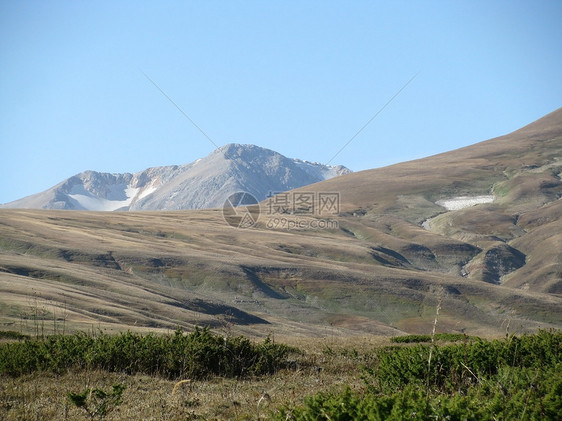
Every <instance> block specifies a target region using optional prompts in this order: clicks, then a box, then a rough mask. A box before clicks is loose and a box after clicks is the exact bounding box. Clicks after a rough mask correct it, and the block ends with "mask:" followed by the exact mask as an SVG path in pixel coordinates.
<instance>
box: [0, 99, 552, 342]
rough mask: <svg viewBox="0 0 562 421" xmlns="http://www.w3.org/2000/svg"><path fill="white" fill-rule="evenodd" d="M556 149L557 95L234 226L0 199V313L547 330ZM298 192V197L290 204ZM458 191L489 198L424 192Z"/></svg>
mask: <svg viewBox="0 0 562 421" xmlns="http://www.w3.org/2000/svg"><path fill="white" fill-rule="evenodd" d="M561 152H562V110H557V111H555V112H554V113H551V114H549V115H548V116H546V117H544V118H543V119H540V120H538V121H537V122H535V123H532V124H530V125H528V126H526V127H524V128H522V129H520V130H518V131H516V132H514V133H511V134H509V135H506V136H502V137H499V138H496V139H492V140H489V141H486V142H481V143H479V144H476V145H473V146H469V147H466V148H462V149H459V150H457V151H452V152H448V153H444V154H440V155H436V156H433V157H429V158H425V159H422V160H417V161H411V162H406V163H402V164H397V165H393V166H390V167H386V168H381V169H375V170H369V171H363V172H360V173H354V174H349V175H346V176H342V177H339V178H336V179H332V180H328V181H325V182H322V183H318V184H315V185H312V186H308V187H306V188H303V189H300V190H297V191H295V192H290V193H288V194H287V195H285V196H283V195H281V196H278V197H277V199H276V198H273V199H271V200H272V201H269V202H264V203H262V204H261V212H262V216H261V218H260V220H259V223H258V224H257V226H255V227H253V228H248V229H239V228H233V227H230V226H228V225H227V224H226V223H225V221H224V219H223V216H222V212H221V211H220V210H208V211H177V212H129V213H111V214H108V213H97V212H68V211H67V212H65V211H30V210H8V209H6V210H0V293H1V294H0V304H1V306H0V321H1V323H2V325H1V326H0V328H4V329H6V328H9V329H13V330H18V329H22V330H28V331H29V330H35V331H36V332H37V331H38V330H40V329H44V330H45V329H46V330H48V332H49V333H50V332H52V331H53V330H55V329H56V330H57V331H60V330H61V329H63V328H64V329H65V330H66V331H68V330H73V329H86V328H92V327H94V328H96V327H101V328H108V329H124V328H132V329H147V328H159V329H172V328H174V327H175V326H177V325H183V326H192V325H195V324H204V325H210V326H213V327H217V328H220V327H222V328H224V329H236V330H238V331H240V332H243V333H247V334H256V335H264V334H271V333H275V334H292V335H315V336H319V335H326V334H330V335H331V334H362V333H366V332H370V333H376V334H386V335H388V334H397V333H400V332H401V331H402V332H404V331H405V332H429V331H430V330H431V325H432V321H433V319H434V317H435V312H436V307H437V305H438V303H440V307H441V311H440V315H439V324H438V327H439V329H440V330H446V331H465V332H469V333H480V334H482V333H484V334H486V333H489V334H497V333H499V332H505V330H506V326H510V329H511V330H512V331H513V330H518V331H527V330H534V329H536V328H537V327H538V326H542V327H561V326H562V287H561V283H562V282H561V281H562V276H561V273H562V267H561V262H562V258H561V257H562V256H561V252H560V250H561V249H562V247H561V245H562V244H561V242H562V224H561V223H560V220H559V219H560V214H561V206H562V205H561V203H562V202H561V200H560V197H561V195H562V183H561V180H560V172H561V167H560V165H561V160H560V157H561V156H562V153H561ZM302 193H307V194H308V196H306V195H305V196H304V197H311V198H313V199H314V200H315V203H314V205H315V207H313V208H311V207H308V208H307V207H306V206H310V202H306V201H303V202H301V204H300V205H299V206H298V207H295V206H293V205H295V203H294V202H295V198H296V197H297V196H295V194H297V195H298V194H302ZM322 193H338V194H339V199H340V206H339V209H337V210H338V212H337V215H333V214H331V212H328V213H327V214H322V212H321V211H322V210H326V209H325V208H324V209H323V206H324V205H325V203H323V202H322V201H321V197H322V195H321V194H322ZM459 196H462V197H464V199H462V200H461V201H460V202H462V201H463V200H464V202H463V203H467V201H468V200H473V199H474V197H475V196H493V197H494V198H495V200H494V201H493V202H491V203H482V204H478V205H475V206H469V207H465V208H463V209H459V210H452V211H447V209H445V208H444V207H443V206H440V205H439V204H437V202H439V203H444V202H441V201H443V200H445V201H447V200H451V199H454V198H457V197H459ZM287 198H289V199H291V200H289V202H290V203H289V205H291V206H287V209H284V212H283V213H275V212H273V210H279V209H274V208H275V207H274V206H272V204H274V205H279V204H280V203H282V200H278V199H287ZM457 202H458V201H457ZM460 202H459V203H460ZM445 203H447V202H445ZM328 210H330V209H328ZM332 210H333V209H332ZM422 224H423V225H424V226H426V227H427V226H429V228H430V229H429V230H427V229H424V228H423V227H422ZM315 227H316V228H315Z"/></svg>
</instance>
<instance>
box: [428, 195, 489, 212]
mask: <svg viewBox="0 0 562 421" xmlns="http://www.w3.org/2000/svg"><path fill="white" fill-rule="evenodd" d="M495 199H496V197H495V196H493V195H486V196H458V197H453V198H452V199H443V200H438V201H437V202H435V204H437V205H439V206H443V207H444V208H445V209H447V210H450V211H451V210H459V209H464V208H468V207H470V206H474V205H480V204H482V203H492V202H493V201H494V200H495Z"/></svg>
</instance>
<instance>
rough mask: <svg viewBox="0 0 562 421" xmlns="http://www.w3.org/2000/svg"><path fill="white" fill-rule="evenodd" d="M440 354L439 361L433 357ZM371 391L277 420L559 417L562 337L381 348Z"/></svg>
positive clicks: (368, 371)
mask: <svg viewBox="0 0 562 421" xmlns="http://www.w3.org/2000/svg"><path fill="white" fill-rule="evenodd" d="M430 352H432V359H431V364H430V363H429V354H430ZM373 357H374V358H373V363H372V364H370V365H369V366H368V367H365V374H364V381H365V387H364V388H363V389H362V390H360V391H358V390H356V391H352V390H350V389H349V388H348V389H346V390H344V391H343V392H341V393H331V394H330V393H329V394H326V393H322V394H317V395H314V396H312V397H309V398H307V399H306V400H305V403H304V405H303V406H300V407H295V408H289V407H284V408H282V409H281V410H280V411H278V412H277V413H275V414H272V416H273V418H274V419H278V420H282V419H295V420H328V419H330V420H357V419H361V420H403V419H414V420H425V419H451V420H481V419H490V420H492V419H498V420H499V419H503V420H510V419H523V420H527V419H528V420H535V419H541V420H559V419H560V414H562V333H560V332H552V331H544V330H542V331H539V332H538V333H537V334H536V335H525V336H521V337H515V336H512V337H510V338H508V339H507V340H501V341H500V340H494V341H485V340H482V339H477V338H473V339H472V340H471V341H470V342H465V343H463V344H453V345H445V346H433V347H431V346H428V345H414V346H408V347H404V346H402V347H398V346H390V347H386V348H382V349H379V350H375V351H374V355H373Z"/></svg>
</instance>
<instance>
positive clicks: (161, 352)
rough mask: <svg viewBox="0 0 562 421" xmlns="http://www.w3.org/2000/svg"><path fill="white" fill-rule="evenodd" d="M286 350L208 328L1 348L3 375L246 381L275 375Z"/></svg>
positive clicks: (45, 341)
mask: <svg viewBox="0 0 562 421" xmlns="http://www.w3.org/2000/svg"><path fill="white" fill-rule="evenodd" d="M293 351H296V350H295V349H293V348H290V347H287V346H285V345H279V344H274V343H272V342H271V341H270V340H269V339H266V340H265V341H264V342H263V343H258V344H256V343H253V342H251V341H250V340H249V339H247V338H244V337H232V338H224V337H221V336H217V335H214V334H212V333H211V332H210V331H209V330H208V329H199V328H196V329H195V330H194V331H193V332H192V333H190V334H184V333H183V332H182V331H181V329H178V330H176V332H175V333H174V334H172V335H165V336H159V335H154V334H148V335H138V334H135V333H132V332H127V333H122V334H120V335H107V334H103V333H102V334H99V335H96V336H93V335H87V334H83V333H79V334H75V335H66V336H63V335H56V336H52V337H49V338H46V339H33V340H26V341H24V342H15V343H6V344H2V345H0V373H4V374H8V375H11V376H19V375H22V374H26V373H31V372H34V371H50V372H55V373H62V372H65V371H67V370H69V369H88V370H89V369H102V370H107V371H112V372H123V373H127V374H133V373H143V374H148V375H160V376H164V377H167V378H171V379H175V378H180V377H181V378H186V377H187V378H198V379H200V378H205V377H208V376H211V375H218V376H226V377H242V376H247V375H263V374H271V373H274V372H275V371H276V370H279V369H281V368H283V367H285V364H286V360H287V356H288V354H289V353H291V352H293Z"/></svg>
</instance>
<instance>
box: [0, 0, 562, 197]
mask: <svg viewBox="0 0 562 421" xmlns="http://www.w3.org/2000/svg"><path fill="white" fill-rule="evenodd" d="M561 21H562V2H561V1H557V0H556V1H544V0H538V1H525V2H522V1H516V0H515V1H514V0H510V1H478V0H476V1H475V0H471V1H453V0H450V1H389V2H376V1H355V2H348V1H283V2H282V1H249V0H248V1H178V2H173V1H162V2H160V1H158V2H157V1H125V0H121V1H104V0H98V1H84V0H79V1H76V0H73V1H56V0H51V1H43V0H41V1H28V0H27V1H26V0H21V1H12V0H0V148H1V149H0V150H1V155H0V156H1V165H0V203H5V202H9V201H11V200H15V199H18V198H20V197H23V196H26V195H29V194H32V193H37V192H40V191H43V190H45V189H47V188H49V187H51V186H53V185H55V184H56V183H58V182H60V181H62V180H63V179H65V178H67V177H70V176H72V175H74V174H77V173H79V172H81V171H84V170H97V171H105V172H135V171H139V170H142V169H145V168H148V167H151V166H158V165H171V164H183V163H188V162H191V161H193V160H195V159H197V158H200V157H203V156H206V155H207V154H209V153H210V152H211V151H212V150H213V149H214V146H213V145H212V144H211V143H210V142H209V141H208V140H207V139H206V138H205V137H204V136H203V135H202V134H201V133H200V132H199V131H198V130H197V129H196V128H194V127H193V126H192V125H191V123H190V122H189V121H188V120H187V119H186V118H185V117H184V116H182V115H181V113H180V112H179V111H178V110H177V109H175V108H174V106H173V105H172V104H170V102H168V100H167V99H166V98H165V97H164V96H163V95H162V94H161V93H160V92H159V91H158V90H157V89H156V88H155V87H154V86H153V85H152V84H151V83H150V82H149V81H148V80H147V79H146V78H145V76H144V75H143V72H144V73H146V74H147V75H148V76H149V77H150V78H151V79H152V80H154V82H156V83H157V84H158V85H159V86H160V88H161V89H162V90H163V91H165V92H166V93H167V94H168V95H169V96H170V97H171V98H172V99H173V100H174V101H175V102H176V103H177V105H178V106H179V107H181V109H182V110H183V111H184V112H185V113H186V114H187V115H188V116H190V118H192V119H193V120H194V121H195V122H196V123H197V124H198V125H199V126H200V127H201V128H202V129H203V130H204V131H205V133H206V134H207V135H208V136H209V137H210V138H211V139H212V140H213V141H214V142H215V143H216V144H217V145H223V144H226V143H231V142H236V143H252V144H256V145H260V146H263V147H267V148H270V149H273V150H276V151H278V152H280V153H282V154H284V155H286V156H289V157H294V158H302V159H307V160H311V161H319V162H327V161H329V160H330V158H332V156H333V155H334V154H335V153H336V152H337V151H338V150H339V149H340V148H341V147H342V146H343V145H344V144H345V143H346V142H347V141H348V140H349V139H350V138H351V137H352V136H353V135H354V134H355V133H356V132H357V130H359V128H361V127H362V126H363V125H364V124H365V122H367V121H368V120H369V119H370V118H371V117H372V116H373V115H374V114H375V113H376V112H377V111H379V110H380V108H381V107H382V106H383V105H384V104H385V103H386V102H387V101H388V100H389V99H390V98H391V97H392V96H393V95H394V94H395V93H396V92H397V91H398V90H399V89H400V88H401V87H402V86H403V85H404V84H405V83H406V82H407V81H408V80H409V79H410V78H411V77H412V76H413V75H415V74H417V77H416V78H415V79H414V80H413V81H412V82H411V83H410V84H409V85H408V86H407V87H406V88H405V89H404V91H402V93H401V94H400V95H399V96H398V97H396V99H395V100H394V101H393V102H392V103H391V104H390V105H388V107H386V109H384V110H383V111H382V112H381V113H380V114H379V115H378V116H377V117H376V118H375V119H374V120H373V121H372V123H371V124H370V125H369V126H368V127H367V128H365V130H363V132H361V133H360V134H359V135H358V136H357V137H356V138H355V139H354V140H353V141H352V142H351V143H350V144H349V145H348V146H347V147H346V148H345V149H344V150H343V151H342V152H341V153H340V154H339V155H338V156H337V158H335V159H334V161H333V163H337V164H343V165H346V166H348V167H349V168H351V169H352V170H355V171H358V170H363V169H369V168H375V167H380V166H384V165H388V164H392V163H396V162H400V161H405V160H410V159H414V158H419V157H423V156H428V155H432V154H435V153H439V152H443V151H447V150H451V149H455V148H458V147H461V146H465V145H469V144H472V143H476V142H478V141H481V140H485V139H489V138H492V137H495V136H499V135H502V134H506V133H509V132H511V131H513V130H516V129H518V128H520V127H521V126H523V125H525V124H527V123H530V122H532V121H534V120H536V119H537V118H540V117H542V116H543V115H545V114H547V113H549V112H551V111H554V110H555V109H557V108H558V107H560V106H562V80H561V79H562V77H561V76H562V47H561V45H562V25H560V22H561Z"/></svg>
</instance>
